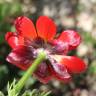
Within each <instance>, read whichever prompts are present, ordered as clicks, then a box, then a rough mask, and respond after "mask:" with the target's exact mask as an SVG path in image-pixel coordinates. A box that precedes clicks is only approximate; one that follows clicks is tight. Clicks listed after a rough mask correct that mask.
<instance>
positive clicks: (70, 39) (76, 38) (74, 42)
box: [58, 30, 81, 49]
mask: <svg viewBox="0 0 96 96" xmlns="http://www.w3.org/2000/svg"><path fill="white" fill-rule="evenodd" d="M58 40H61V41H63V42H66V43H68V44H69V47H70V49H74V48H76V47H77V46H78V45H79V44H80V42H81V37H80V35H79V34H78V33H77V32H75V31H73V30H66V31H63V32H62V33H61V35H60V36H59V38H58Z"/></svg>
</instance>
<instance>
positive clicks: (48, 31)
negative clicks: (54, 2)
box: [36, 16, 56, 40]
mask: <svg viewBox="0 0 96 96" xmlns="http://www.w3.org/2000/svg"><path fill="white" fill-rule="evenodd" d="M36 28H37V32H38V36H40V37H41V38H43V39H44V40H51V39H53V37H54V36H55V34H56V25H55V23H54V22H53V21H52V20H51V19H50V18H48V17H47V16H40V17H39V19H38V20H37V23H36Z"/></svg>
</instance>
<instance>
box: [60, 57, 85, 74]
mask: <svg viewBox="0 0 96 96" xmlns="http://www.w3.org/2000/svg"><path fill="white" fill-rule="evenodd" d="M61 64H64V65H65V66H66V67H67V69H68V70H69V71H70V72H71V73H81V72H84V71H85V70H86V64H85V63H84V62H83V60H81V59H80V58H77V57H75V56H64V57H63V59H62V60H61Z"/></svg>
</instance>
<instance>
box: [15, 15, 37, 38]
mask: <svg viewBox="0 0 96 96" xmlns="http://www.w3.org/2000/svg"><path fill="white" fill-rule="evenodd" d="M15 27H16V29H17V32H19V34H21V35H22V36H23V37H27V38H30V39H34V38H35V37H36V36H37V34H36V30H35V27H34V25H33V23H32V21H31V20H30V19H29V18H27V17H24V16H22V17H18V18H17V19H16V21H15Z"/></svg>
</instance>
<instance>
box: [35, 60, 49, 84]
mask: <svg viewBox="0 0 96 96" xmlns="http://www.w3.org/2000/svg"><path fill="white" fill-rule="evenodd" d="M34 75H35V77H37V79H38V80H40V82H42V83H44V84H46V83H48V82H49V80H50V79H51V73H50V70H49V67H48V65H47V64H46V63H45V62H43V63H41V64H40V65H39V66H38V68H37V70H36V71H35V72H34Z"/></svg>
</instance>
